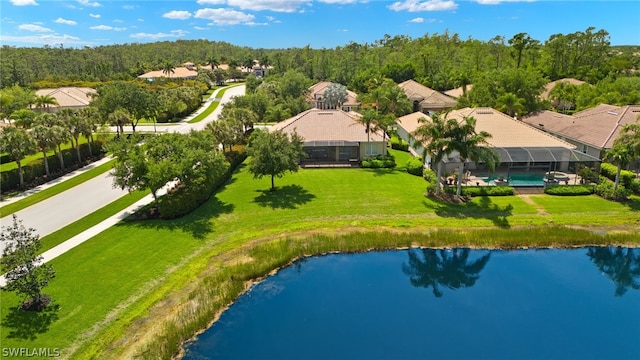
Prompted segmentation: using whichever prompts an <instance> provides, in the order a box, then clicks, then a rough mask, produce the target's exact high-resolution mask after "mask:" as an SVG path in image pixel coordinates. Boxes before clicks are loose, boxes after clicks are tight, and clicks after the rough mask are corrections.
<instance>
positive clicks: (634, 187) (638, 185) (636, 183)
mask: <svg viewBox="0 0 640 360" xmlns="http://www.w3.org/2000/svg"><path fill="white" fill-rule="evenodd" d="M628 189H629V190H631V191H633V193H635V194H640V180H638V179H633V180H632V181H631V184H629V187H628Z"/></svg>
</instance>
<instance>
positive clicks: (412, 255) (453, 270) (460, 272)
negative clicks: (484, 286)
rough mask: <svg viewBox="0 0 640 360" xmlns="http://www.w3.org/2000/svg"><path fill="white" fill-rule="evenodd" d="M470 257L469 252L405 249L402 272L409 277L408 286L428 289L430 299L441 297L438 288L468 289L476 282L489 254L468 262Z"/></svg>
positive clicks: (465, 250)
mask: <svg viewBox="0 0 640 360" xmlns="http://www.w3.org/2000/svg"><path fill="white" fill-rule="evenodd" d="M470 253H471V250H470V249H452V250H444V249H409V263H408V264H407V263H403V264H402V272H403V273H405V274H406V275H408V276H409V280H410V281H411V285H413V286H416V287H425V288H428V287H431V288H432V289H433V295H435V296H436V297H442V295H443V293H442V291H441V290H440V287H441V286H446V287H448V288H449V289H459V288H462V287H471V286H473V285H474V284H475V283H476V281H477V280H478V279H479V278H480V272H481V271H482V269H483V268H484V266H485V265H486V264H487V262H489V258H490V256H491V253H490V252H488V253H487V254H485V255H484V256H482V257H480V258H478V259H475V260H470V259H469V255H470ZM420 254H422V256H420Z"/></svg>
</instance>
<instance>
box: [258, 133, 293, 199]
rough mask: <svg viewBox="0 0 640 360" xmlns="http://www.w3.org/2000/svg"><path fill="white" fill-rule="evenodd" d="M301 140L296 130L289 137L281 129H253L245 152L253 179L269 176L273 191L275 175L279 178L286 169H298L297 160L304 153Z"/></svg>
mask: <svg viewBox="0 0 640 360" xmlns="http://www.w3.org/2000/svg"><path fill="white" fill-rule="evenodd" d="M302 142H303V138H302V137H301V136H299V135H298V134H297V133H296V132H294V133H293V134H292V135H291V139H289V137H288V136H287V134H285V133H283V132H281V131H275V132H266V131H261V130H256V131H254V132H253V134H251V137H250V138H249V144H248V145H247V154H248V155H249V156H250V157H251V162H250V163H249V172H251V173H252V174H253V177H254V179H260V178H262V177H263V176H271V191H275V189H276V187H275V184H274V178H275V177H276V176H277V177H279V178H280V177H282V176H284V174H285V172H287V171H291V172H296V171H298V160H299V159H300V158H302V157H303V156H304V155H305V153H304V151H303V150H302Z"/></svg>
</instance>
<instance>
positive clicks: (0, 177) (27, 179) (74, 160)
mask: <svg viewBox="0 0 640 360" xmlns="http://www.w3.org/2000/svg"><path fill="white" fill-rule="evenodd" d="M91 153H92V154H93V156H94V157H95V158H99V157H102V156H103V155H104V154H103V153H102V143H101V142H99V141H98V140H96V141H95V142H93V143H91ZM80 156H81V158H82V159H83V161H82V163H78V155H77V153H76V150H75V149H65V150H62V158H63V160H64V165H65V168H64V169H62V167H61V166H60V160H59V159H58V157H57V156H56V155H50V156H48V157H47V159H48V161H49V176H48V177H47V176H46V172H45V168H44V159H42V158H39V159H37V160H34V161H31V162H29V163H28V164H25V165H22V174H23V178H24V184H25V185H24V186H23V188H22V189H28V188H31V187H34V186H37V185H39V184H42V183H44V182H46V181H51V180H52V179H55V178H58V177H60V176H62V175H64V174H67V173H69V172H71V171H73V170H76V169H78V168H79V167H81V166H83V165H84V164H85V160H87V159H89V158H90V157H91V156H90V155H89V144H88V143H85V144H80ZM0 183H1V184H2V192H3V193H4V192H11V191H17V190H20V189H21V188H20V174H19V172H18V169H17V168H14V169H11V170H7V171H2V172H1V173H0Z"/></svg>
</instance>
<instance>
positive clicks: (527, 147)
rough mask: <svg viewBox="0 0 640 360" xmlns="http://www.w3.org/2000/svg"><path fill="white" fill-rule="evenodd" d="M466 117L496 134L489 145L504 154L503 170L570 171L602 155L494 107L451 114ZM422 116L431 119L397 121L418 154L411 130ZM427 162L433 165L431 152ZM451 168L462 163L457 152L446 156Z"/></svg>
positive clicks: (413, 116) (473, 166)
mask: <svg viewBox="0 0 640 360" xmlns="http://www.w3.org/2000/svg"><path fill="white" fill-rule="evenodd" d="M464 117H473V118H475V119H476V131H477V132H480V131H486V132H488V133H489V134H491V135H492V137H491V138H490V139H488V143H489V145H490V146H491V147H492V148H494V149H495V150H496V152H497V153H498V155H499V156H500V162H501V168H500V169H499V172H505V173H518V172H532V171H539V172H545V171H550V170H554V171H570V170H573V167H575V165H576V164H577V163H580V162H598V158H596V157H592V156H589V155H587V154H583V153H582V152H580V151H577V150H576V146H575V145H572V144H570V143H569V142H567V141H564V140H561V139H558V138H557V137H554V136H552V135H551V134H548V133H546V132H544V131H542V130H540V129H537V128H535V127H533V126H529V125H527V124H525V123H523V122H521V121H518V120H515V119H513V118H511V117H510V116H508V115H505V114H503V113H502V112H500V111H498V110H495V109H491V108H464V109H460V110H453V111H451V112H449V113H448V115H447V118H454V119H457V120H458V121H460V122H462V121H463V118H464ZM420 119H425V120H427V121H428V120H430V118H429V117H428V116H427V115H425V114H422V113H413V114H409V115H406V116H403V117H401V118H399V119H398V120H397V121H396V124H397V126H398V131H397V133H398V135H399V136H400V137H402V138H403V139H404V140H405V141H408V142H409V143H410V144H411V147H412V150H411V151H412V152H413V153H414V154H418V155H422V146H423V145H424V144H419V143H417V142H416V141H415V139H414V138H413V136H411V134H412V133H413V132H414V131H415V130H416V129H417V128H418V127H419V126H420V125H421V123H420ZM425 162H426V163H427V164H428V165H430V164H431V159H430V158H429V157H428V156H427V158H426V159H425ZM444 162H445V163H447V164H450V165H447V169H449V170H453V169H455V168H456V166H457V165H458V164H459V159H458V155H457V154H455V153H454V154H451V155H449V156H448V157H447V158H446V159H445V160H444ZM478 167H479V169H480V171H483V169H482V168H483V165H482V164H474V163H471V162H469V161H468V164H467V165H466V169H469V170H475V169H477V168H478Z"/></svg>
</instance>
